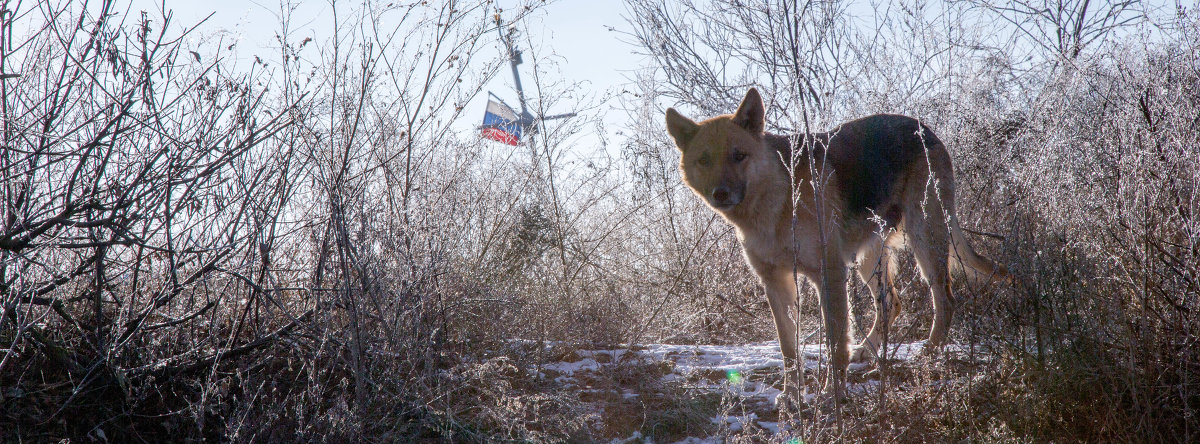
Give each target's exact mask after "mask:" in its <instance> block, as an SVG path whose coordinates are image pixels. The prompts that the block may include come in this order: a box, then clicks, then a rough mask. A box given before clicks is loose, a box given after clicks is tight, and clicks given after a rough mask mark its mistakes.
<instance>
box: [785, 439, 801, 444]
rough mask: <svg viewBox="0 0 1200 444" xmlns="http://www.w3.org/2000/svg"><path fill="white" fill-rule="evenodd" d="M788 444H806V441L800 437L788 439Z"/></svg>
mask: <svg viewBox="0 0 1200 444" xmlns="http://www.w3.org/2000/svg"><path fill="white" fill-rule="evenodd" d="M787 444H804V441H802V440H800V438H792V439H789V440H787Z"/></svg>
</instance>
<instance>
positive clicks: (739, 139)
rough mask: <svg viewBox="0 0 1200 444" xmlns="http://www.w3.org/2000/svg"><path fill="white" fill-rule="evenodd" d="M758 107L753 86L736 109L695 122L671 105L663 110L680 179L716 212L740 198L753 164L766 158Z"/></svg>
mask: <svg viewBox="0 0 1200 444" xmlns="http://www.w3.org/2000/svg"><path fill="white" fill-rule="evenodd" d="M764 112H765V110H764V108H763V102H762V97H760V96H759V95H758V90H756V89H754V88H750V91H747V92H746V97H745V98H744V99H742V104H741V105H740V106H738V109H737V112H735V113H733V114H727V115H723V116H718V117H714V118H712V119H708V120H705V121H703V122H700V123H696V122H694V121H692V120H691V119H688V118H687V117H684V116H683V115H682V114H679V112H678V111H675V109H674V108H669V109H667V131H668V132H669V133H671V138H673V139H675V146H676V147H678V148H679V151H680V152H681V153H682V155H681V156H680V160H679V169H680V171H681V172H682V173H683V181H684V183H686V184H687V186H688V187H691V189H692V191H695V192H696V194H698V195H699V196H700V197H701V198H702V199H704V201H705V202H706V203H708V205H709V206H711V207H713V209H715V210H717V211H718V212H720V213H722V214H726V213H728V212H731V211H733V210H734V209H735V208H737V206H738V204H740V203H742V200H743V199H745V197H746V190H747V183H748V180H749V179H751V177H750V176H751V175H752V174H751V173H752V171H753V170H754V169H755V167H754V166H755V165H761V164H762V163H763V161H765V160H768V159H765V158H764V157H765V156H766V153H765V151H766V150H765V149H764V146H763V118H764Z"/></svg>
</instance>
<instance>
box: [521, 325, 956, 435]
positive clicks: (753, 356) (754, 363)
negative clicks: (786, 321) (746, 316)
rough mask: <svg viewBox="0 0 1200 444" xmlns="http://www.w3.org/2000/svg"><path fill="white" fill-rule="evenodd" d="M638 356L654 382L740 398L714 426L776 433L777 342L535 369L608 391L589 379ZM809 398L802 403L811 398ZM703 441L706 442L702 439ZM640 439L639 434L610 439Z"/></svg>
mask: <svg viewBox="0 0 1200 444" xmlns="http://www.w3.org/2000/svg"><path fill="white" fill-rule="evenodd" d="M924 346H925V343H924V341H917V342H912V343H901V344H890V345H889V346H888V349H887V357H888V358H889V361H890V362H902V361H909V360H912V359H913V358H914V357H916V356H918V355H920V353H921V351H922V349H924ZM944 351H945V352H949V353H953V354H959V353H965V351H966V350H965V348H964V347H960V346H955V345H950V346H947V347H945V349H944ZM802 356H803V363H804V367H805V368H807V369H812V370H815V369H817V368H820V367H821V366H823V365H826V364H827V362H826V361H825V360H826V359H827V358H826V355H825V354H824V352H823V345H821V344H805V345H803V347H802ZM629 360H639V362H643V363H645V362H649V363H661V364H662V368H664V370H663V371H662V372H661V373H660V374H661V379H660V381H661V382H663V383H668V384H677V385H680V386H684V387H687V389H688V390H693V391H700V392H704V391H707V392H710V393H718V394H721V395H722V396H724V397H726V398H728V397H730V396H733V397H737V398H740V400H739V401H740V405H742V406H750V407H749V408H742V409H740V411H737V412H730V413H729V414H724V415H722V414H718V415H717V416H715V417H713V418H711V421H712V423H713V424H715V425H716V426H718V427H719V428H720V429H723V430H728V431H731V432H738V431H740V430H742V429H744V428H746V427H754V428H755V430H758V431H760V432H762V433H767V434H772V435H777V434H779V432H780V424H779V422H778V420H777V418H778V412H777V411H776V410H775V407H774V406H775V398H776V397H777V396H778V395H779V394H780V393H781V388H782V387H781V379H782V378H781V371H780V370H781V367H782V366H783V359H782V354H781V353H780V351H779V344H778V342H774V341H771V342H761V343H753V344H746V345H728V346H727V345H672V344H647V345H641V346H638V347H635V348H633V349H628V348H615V349H595V350H580V349H575V350H572V352H571V353H569V354H568V355H567V357H565V358H564V359H563V360H562V361H559V362H552V363H549V364H543V365H541V366H539V367H538V368H537V369H533V370H534V371H536V372H539V373H540V375H541V376H544V377H547V378H552V379H554V380H555V381H557V382H558V383H560V384H563V385H565V386H567V387H576V388H578V389H579V390H580V391H581V392H586V391H588V390H596V391H603V390H609V391H612V388H611V387H609V388H599V389H597V388H594V387H592V386H591V383H590V382H589V381H593V380H595V379H597V378H596V375H598V374H601V373H603V372H611V371H613V365H615V364H614V363H619V362H626V361H629ZM871 366H872V364H870V363H865V362H864V363H853V364H851V367H850V371H851V374H852V375H855V374H857V375H858V377H857V378H852V379H853V380H855V381H857V382H852V383H851V384H850V385H849V387H847V388H848V390H849V392H850V393H852V394H853V393H862V392H865V391H868V390H870V389H871V388H872V387H876V386H877V384H878V383H879V382H878V381H876V380H873V379H872V378H871V377H869V375H864V374H866V373H868V371H869V370H870V367H871ZM619 391H620V395H621V398H623V399H626V400H629V399H635V398H637V397H638V396H640V395H639V394H638V393H636V390H628V389H626V388H624V387H622V388H620V389H619ZM811 396H812V395H810V396H809V399H806V401H811ZM706 439H707V440H708V441H706ZM643 441H646V439H645V438H644V437H642V436H641V434H640V433H635V434H634V435H633V436H629V437H628V438H626V439H624V440H615V442H643ZM710 441H711V442H721V441H720V439H717V438H688V440H684V441H681V442H688V443H700V442H710Z"/></svg>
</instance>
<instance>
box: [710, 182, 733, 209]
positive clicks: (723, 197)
mask: <svg viewBox="0 0 1200 444" xmlns="http://www.w3.org/2000/svg"><path fill="white" fill-rule="evenodd" d="M712 196H713V202H716V203H718V204H722V205H724V204H727V203H729V187H726V186H724V185H722V186H719V187H717V188H716V189H714V190H713V193H712Z"/></svg>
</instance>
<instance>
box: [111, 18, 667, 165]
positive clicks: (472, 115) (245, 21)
mask: <svg viewBox="0 0 1200 444" xmlns="http://www.w3.org/2000/svg"><path fill="white" fill-rule="evenodd" d="M131 1H132V5H133V9H134V10H137V9H156V8H157V6H156V5H157V4H158V1H156V0H131ZM497 3H498V4H499V5H500V6H501V7H504V6H509V5H513V4H516V3H517V2H515V1H511V0H510V1H498V2H497ZM355 4H356V3H355V2H350V3H346V4H345V7H346V8H350V7H352V6H354V5H355ZM167 7H168V8H169V9H171V10H173V11H174V18H173V22H174V23H175V25H177V26H179V25H185V24H191V23H195V22H198V21H199V20H201V19H203V18H204V17H205V16H207V15H208V14H210V13H212V14H213V15H212V17H211V18H209V21H208V22H206V23H205V25H204V26H203V29H204V33H205V34H209V35H211V34H210V33H213V32H218V33H219V34H220V35H221V36H222V38H224V39H225V41H226V42H231V41H232V40H236V41H237V42H238V46H237V49H238V51H237V55H238V57H239V58H241V59H244V60H250V59H253V56H255V55H260V56H263V58H264V59H266V58H267V57H268V56H271V58H272V59H274V58H275V57H274V55H275V50H274V49H273V47H274V46H275V41H274V35H275V32H276V31H277V30H278V28H279V24H278V22H279V19H278V17H277V16H278V11H279V3H278V1H276V0H255V1H252V2H249V1H244V0H206V1H168V2H167ZM624 11H625V8H624V6H623V4H622V3H621V2H619V1H615V0H612V1H609V0H606V1H589V0H561V1H557V2H551V3H550V4H549V5H547V6H546V7H545V8H544V9H543V10H542V11H540V12H539V13H537V14H535V15H534V16H532V17H531V18H530V19H529V20H528V21H527V22H526V23H525V24H526V25H527V29H526V32H527V33H528V37H529V38H530V39H532V41H533V42H534V45H535V46H536V47H535V48H534V49H536V50H537V51H538V52H539V55H540V56H541V57H543V58H546V57H548V56H551V55H554V56H556V57H554V58H552V59H550V60H552V61H553V62H555V63H556V65H557V66H556V68H555V69H553V70H551V73H550V74H551V76H555V75H557V76H560V79H561V80H562V81H564V82H568V83H569V82H583V84H582V88H583V89H584V91H583V92H584V93H586V95H592V96H593V97H595V98H596V99H597V100H598V99H600V98H602V97H603V96H604V95H605V93H606V92H609V91H612V90H618V91H619V90H620V88H621V86H622V85H624V84H625V83H626V82H628V78H629V77H631V75H632V74H631V72H632V71H634V70H636V69H637V68H639V67H640V66H641V65H642V64H643V63H644V60H643V59H642V57H640V56H636V55H634V53H633V51H634V48H633V47H632V46H630V45H628V44H626V43H622V42H621V41H620V40H619V39H618V37H619V34H618V33H617V32H612V31H609V30H608V28H609V27H614V28H618V29H627V28H628V26H627V24H626V23H625V20H624V18H622V14H623V13H624ZM330 12H331V7H330V6H329V2H328V1H320V0H317V1H305V2H301V3H300V5H299V9H298V10H297V11H296V12H295V13H294V14H293V17H294V19H293V27H295V28H298V29H296V32H294V35H306V34H305V33H306V32H308V33H312V34H318V35H314V37H315V40H317V41H321V40H322V38H321V36H320V35H319V34H326V35H327V33H328V30H329V29H331V28H332V22H331V20H330V19H329V17H330ZM504 15H505V16H508V15H509V14H507V13H506V14H504ZM505 18H508V17H505ZM322 31H325V32H322ZM486 38H491V39H493V40H496V44H495V55H500V54H501V51H503V49H502V47H501V46H500V44H499V42H498V39H497V38H496V37H495V34H489V35H488V36H486ZM519 46H520V47H521V49H524V50H526V51H529V50H530V48H528V46H529V45H528V44H526V43H525V41H524V40H522V41H521V42H520V43H519ZM531 69H532V66H531V63H529V58H528V57H526V63H525V64H523V65H521V73H522V81H523V83H524V85H525V87H526V90H527V91H528V90H530V89H532V88H531V84H532V79H531V78H530V76H529V74H528V73H529V70H531ZM509 72H510V71H509V70H508V69H507V67H505V69H503V70H502V71H501V72H500V75H499V76H498V77H497V78H496V79H495V80H493V81H492V82H491V83H490V84H489V85H488V87H487V89H488V90H490V91H492V92H494V93H496V94H497V95H499V96H500V97H502V98H504V99H505V100H506V101H507V102H508V103H509V104H511V105H513V106H514V107H516V106H518V102H517V99H516V93H515V92H514V90H513V86H512V76H511V74H510V73H509ZM486 100H487V93H486V91H485V92H484V93H483V94H481V95H480V96H479V97H477V98H476V100H474V101H472V102H470V103H468V104H467V111H466V113H465V114H464V117H463V118H462V119H461V120H462V121H459V122H456V123H455V126H456V127H459V128H462V131H473V130H474V127H475V126H477V125H479V124H480V122H482V120H483V111H484V108H485V106H486ZM566 111H568V110H565V109H552V110H551V113H559V112H566ZM597 111H598V112H602V113H603V114H602V115H603V117H604V120H605V124H606V127H607V128H608V130H607V132H609V133H610V134H612V133H613V132H614V131H616V130H618V129H619V128H618V127H619V126H620V125H622V122H624V120H625V116H624V113H622V112H619V111H612V110H610V108H609V107H608V106H602V107H600V108H599V109H598V110H597ZM585 131H586V132H587V134H581V135H580V140H581V141H583V142H584V143H585V144H591V143H598V139H597V138H596V135H595V134H592V133H591V131H593V128H592V127H591V126H588V127H587V128H586V129H585Z"/></svg>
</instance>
